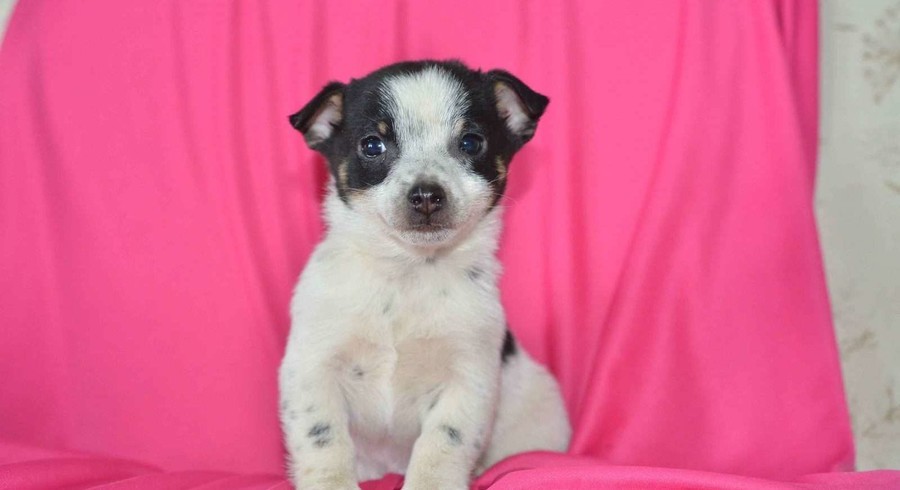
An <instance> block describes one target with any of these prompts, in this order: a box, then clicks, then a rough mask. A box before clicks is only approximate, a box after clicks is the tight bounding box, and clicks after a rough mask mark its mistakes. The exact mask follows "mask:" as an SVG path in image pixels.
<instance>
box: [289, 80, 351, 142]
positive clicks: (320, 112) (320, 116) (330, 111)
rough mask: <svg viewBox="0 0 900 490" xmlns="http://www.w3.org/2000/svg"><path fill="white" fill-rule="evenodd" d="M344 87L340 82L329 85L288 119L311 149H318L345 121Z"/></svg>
mask: <svg viewBox="0 0 900 490" xmlns="http://www.w3.org/2000/svg"><path fill="white" fill-rule="evenodd" d="M344 87H345V86H344V84H343V83H340V82H331V83H329V84H328V85H326V86H325V88H323V89H322V90H321V91H320V92H319V94H318V95H316V96H315V97H313V100H311V101H309V102H308V103H307V104H306V105H305V106H303V109H300V111H299V112H297V113H296V114H292V115H291V116H289V117H288V120H289V121H290V122H291V126H293V127H294V128H295V129H296V130H297V131H300V132H301V133H303V137H304V138H305V139H306V144H307V145H309V147H310V148H312V149H317V148H318V147H319V146H320V145H321V144H322V143H324V142H325V141H327V140H328V138H331V136H332V135H333V134H334V132H335V131H336V130H337V129H338V128H339V127H340V125H341V121H342V120H343V119H344Z"/></svg>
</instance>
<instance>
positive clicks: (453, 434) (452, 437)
mask: <svg viewBox="0 0 900 490" xmlns="http://www.w3.org/2000/svg"><path fill="white" fill-rule="evenodd" d="M441 430H442V431H444V432H446V433H447V440H449V441H450V444H452V445H454V446H459V445H460V444H462V434H461V433H460V432H459V429H457V428H455V427H450V426H449V425H442V426H441Z"/></svg>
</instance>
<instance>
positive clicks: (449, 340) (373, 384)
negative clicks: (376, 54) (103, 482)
mask: <svg viewBox="0 0 900 490" xmlns="http://www.w3.org/2000/svg"><path fill="white" fill-rule="evenodd" d="M548 102H549V100H548V99H547V98H546V97H544V96H543V95H541V94H538V93H537V92H535V91H533V90H531V89H530V88H528V87H527V86H526V85H525V84H524V83H522V82H521V81H520V80H519V79H518V78H516V77H514V76H513V75H511V74H509V73H507V72H505V71H501V70H493V71H489V72H487V73H482V72H480V71H475V70H471V69H469V68H467V67H466V66H464V65H463V64H461V63H459V62H440V61H420V62H407V63H399V64H395V65H390V66H387V67H385V68H382V69H380V70H378V71H375V72H374V73H371V74H369V75H368V76H366V77H364V78H361V79H358V80H352V81H350V83H347V84H343V83H338V82H333V83H330V84H328V85H326V86H325V88H324V89H322V91H321V92H319V94H318V95H316V96H315V97H314V98H313V99H312V101H310V102H309V103H308V104H307V105H306V106H305V107H303V108H302V109H301V110H300V111H299V112H297V113H296V114H294V115H292V116H290V122H291V124H292V125H293V126H294V127H295V128H296V129H298V130H299V131H300V132H301V133H303V137H304V138H305V139H306V142H307V144H308V145H309V147H310V148H312V149H313V150H316V151H318V152H320V153H321V154H323V155H324V156H325V158H326V159H327V160H328V165H329V168H330V171H331V177H332V179H331V181H330V183H329V191H328V194H327V197H326V198H325V204H324V207H325V217H326V221H327V223H328V231H327V234H326V236H325V239H324V240H323V241H322V242H321V243H320V244H319V245H318V246H317V247H316V249H315V251H314V252H313V254H312V256H311V257H310V259H309V262H308V263H307V265H306V268H305V269H304V271H303V273H302V274H301V276H300V281H299V283H298V284H297V287H296V290H295V292H294V296H293V299H292V302H291V318H292V326H291V333H290V337H289V339H288V343H287V349H286V352H285V356H284V360H283V362H282V364H281V369H280V373H279V384H280V391H281V422H282V425H283V429H284V433H285V439H286V446H287V449H288V452H289V454H290V461H289V472H290V475H291V477H292V479H293V481H294V483H295V484H296V485H297V486H298V487H300V488H302V489H303V490H320V489H321V490H325V489H328V490H331V489H342V490H343V489H358V488H359V486H358V485H357V482H358V481H363V480H369V479H375V478H379V477H381V476H382V475H384V474H386V473H401V474H405V475H406V478H405V485H404V487H403V488H404V489H409V490H426V489H427V490H433V489H460V490H461V489H466V488H468V486H469V481H470V479H471V477H472V474H473V472H478V471H482V470H483V469H485V468H487V467H489V466H490V465H492V464H494V463H496V462H497V461H499V460H501V459H503V458H504V457H506V456H509V455H512V454H515V453H519V452H523V451H529V450H539V449H543V450H555V451H563V450H565V449H566V447H567V445H568V442H569V436H570V433H571V430H570V428H569V422H568V418H567V415H566V411H565V408H564V406H563V402H562V399H561V397H560V393H559V388H558V386H557V385H556V382H555V380H554V379H553V378H552V377H551V376H550V374H549V373H548V372H547V370H546V369H544V368H543V367H542V366H540V365H538V364H536V363H535V362H534V361H533V360H532V359H531V358H530V357H529V356H528V355H527V354H526V353H525V352H524V351H523V350H522V349H521V348H520V347H519V346H517V344H516V341H515V340H514V338H513V336H512V335H511V334H510V332H509V330H508V329H507V326H506V321H505V319H504V314H503V308H502V306H501V304H500V293H499V290H498V285H497V281H498V275H499V273H500V265H499V263H498V261H497V259H496V257H495V251H496V249H497V239H498V235H499V233H500V225H501V219H500V218H501V208H500V205H499V199H500V197H501V196H502V194H503V190H504V188H505V187H506V179H507V175H508V168H509V162H510V159H511V158H512V157H513V155H514V154H515V153H516V152H517V151H518V150H519V149H520V148H521V147H522V145H524V144H525V143H526V142H528V140H530V139H531V137H532V136H533V135H534V131H535V128H536V127H537V122H538V119H539V118H540V117H541V115H542V114H543V112H544V109H545V108H546V107H547V103H548Z"/></svg>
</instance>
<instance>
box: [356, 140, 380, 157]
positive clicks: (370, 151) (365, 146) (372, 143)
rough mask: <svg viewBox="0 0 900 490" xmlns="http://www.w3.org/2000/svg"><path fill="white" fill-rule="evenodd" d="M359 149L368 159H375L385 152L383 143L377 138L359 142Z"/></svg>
mask: <svg viewBox="0 0 900 490" xmlns="http://www.w3.org/2000/svg"><path fill="white" fill-rule="evenodd" d="M359 149H360V151H362V154H363V155H365V156H366V157H368V158H375V157H377V156H378V155H381V154H382V153H384V151H385V149H386V148H385V147H384V141H381V138H379V137H378V136H368V137H366V138H363V140H362V141H360V142H359Z"/></svg>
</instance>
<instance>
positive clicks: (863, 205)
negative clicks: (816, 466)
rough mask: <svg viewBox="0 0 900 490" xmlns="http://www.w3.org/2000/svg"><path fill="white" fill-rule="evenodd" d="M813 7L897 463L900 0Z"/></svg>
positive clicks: (851, 242)
mask: <svg viewBox="0 0 900 490" xmlns="http://www.w3.org/2000/svg"><path fill="white" fill-rule="evenodd" d="M747 1H754V0H747ZM14 3H15V0H0V37H2V33H3V28H4V27H5V25H6V20H7V17H8V15H9V13H10V12H11V10H12V7H13V5H14ZM820 5H821V26H820V32H821V44H822V55H821V66H822V67H821V75H822V79H821V84H822V92H821V108H822V112H821V131H820V146H819V150H820V152H819V160H820V166H819V174H818V175H819V181H818V192H817V198H816V211H817V214H818V218H819V227H820V232H821V235H822V243H823V247H824V251H825V263H826V272H827V274H828V282H829V288H830V291H831V299H832V305H833V306H832V308H833V310H834V318H835V323H836V327H837V334H838V342H839V344H840V349H841V359H842V362H843V366H844V381H845V384H846V387H847V398H848V403H849V404H850V412H851V415H852V417H853V427H854V432H855V433H856V439H857V464H858V466H859V468H860V469H872V468H895V469H900V0H821V2H820Z"/></svg>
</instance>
